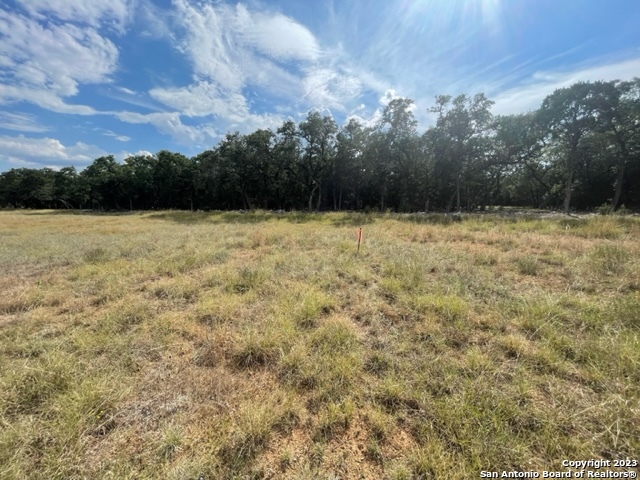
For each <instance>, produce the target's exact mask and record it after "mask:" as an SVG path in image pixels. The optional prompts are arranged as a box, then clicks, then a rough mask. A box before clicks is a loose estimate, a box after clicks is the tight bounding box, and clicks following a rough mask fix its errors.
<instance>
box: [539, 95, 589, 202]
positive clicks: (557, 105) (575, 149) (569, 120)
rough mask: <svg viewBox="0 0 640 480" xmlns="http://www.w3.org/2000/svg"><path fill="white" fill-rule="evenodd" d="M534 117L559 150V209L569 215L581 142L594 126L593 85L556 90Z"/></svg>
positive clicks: (545, 100)
mask: <svg viewBox="0 0 640 480" xmlns="http://www.w3.org/2000/svg"><path fill="white" fill-rule="evenodd" d="M538 115H539V119H540V121H542V122H543V124H544V125H545V126H546V129H547V131H548V134H549V136H550V137H551V139H552V140H553V141H555V142H557V143H558V146H559V147H560V149H561V158H562V159H563V166H564V174H565V188H564V200H563V203H562V205H563V207H562V208H563V210H564V212H565V213H569V207H570V204H571V194H572V192H573V187H574V180H575V175H576V169H577V168H578V165H579V162H580V160H581V159H580V156H581V154H582V153H583V152H582V151H581V147H582V142H583V141H584V139H585V137H586V136H587V135H588V134H589V133H590V132H592V131H593V130H594V128H595V125H596V116H595V103H594V85H593V84H591V83H585V82H580V83H576V84H574V85H572V86H571V87H568V88H560V89H558V90H556V91H555V92H553V93H552V94H551V95H549V96H547V97H546V98H545V99H544V101H543V102H542V106H541V107H540V110H539V111H538Z"/></svg>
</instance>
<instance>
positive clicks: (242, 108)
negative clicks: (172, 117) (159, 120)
mask: <svg viewBox="0 0 640 480" xmlns="http://www.w3.org/2000/svg"><path fill="white" fill-rule="evenodd" d="M149 95H151V97H152V98H154V99H156V100H158V101H159V102H162V103H164V104H165V105H168V106H170V107H171V108H175V109H176V110H179V111H180V112H182V113H183V114H184V115H187V116H189V117H204V116H207V115H220V116H221V117H223V118H225V119H228V120H230V121H239V120H242V119H243V118H244V117H246V116H247V114H248V112H249V106H248V105H247V101H246V100H245V98H244V96H243V95H241V94H240V93H237V92H233V91H225V90H223V89H222V88H221V87H219V86H217V85H215V84H214V83H211V82H207V81H200V82H197V83H194V84H191V85H189V86H188V87H183V88H154V89H152V90H150V91H149Z"/></svg>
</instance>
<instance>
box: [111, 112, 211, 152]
mask: <svg viewBox="0 0 640 480" xmlns="http://www.w3.org/2000/svg"><path fill="white" fill-rule="evenodd" d="M114 115H115V116H116V117H117V118H118V119H120V120H121V121H123V122H126V123H133V124H145V123H146V124H150V125H153V126H154V127H156V128H157V129H158V131H159V132H160V133H164V134H167V135H171V137H173V139H174V140H175V141H177V142H179V143H181V144H182V145H188V146H201V145H208V144H210V143H212V142H214V141H215V140H216V139H218V138H219V137H220V135H219V134H218V133H217V132H216V130H215V129H214V128H213V126H211V125H207V124H201V125H198V126H192V125H185V124H183V123H182V121H181V120H180V114H179V113H178V112H160V113H145V114H143V113H137V112H126V111H124V112H114Z"/></svg>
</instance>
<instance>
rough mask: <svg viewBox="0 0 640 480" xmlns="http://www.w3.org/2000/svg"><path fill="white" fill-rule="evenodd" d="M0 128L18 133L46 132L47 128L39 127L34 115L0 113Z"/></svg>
mask: <svg viewBox="0 0 640 480" xmlns="http://www.w3.org/2000/svg"><path fill="white" fill-rule="evenodd" d="M0 128H4V129H7V130H16V131H18V132H38V133H39V132H46V131H48V130H50V129H49V128H48V127H45V126H43V125H40V124H39V123H38V121H37V119H36V117H35V116H34V115H30V114H28V113H9V112H0Z"/></svg>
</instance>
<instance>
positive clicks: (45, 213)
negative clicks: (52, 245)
mask: <svg viewBox="0 0 640 480" xmlns="http://www.w3.org/2000/svg"><path fill="white" fill-rule="evenodd" d="M8 211H11V212H20V213H22V214H24V215H32V216H49V215H93V216H99V217H124V216H129V215H142V214H144V213H145V212H143V211H138V210H133V211H131V210H113V211H103V210H73V209H69V210H26V209H17V210H8Z"/></svg>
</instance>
